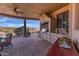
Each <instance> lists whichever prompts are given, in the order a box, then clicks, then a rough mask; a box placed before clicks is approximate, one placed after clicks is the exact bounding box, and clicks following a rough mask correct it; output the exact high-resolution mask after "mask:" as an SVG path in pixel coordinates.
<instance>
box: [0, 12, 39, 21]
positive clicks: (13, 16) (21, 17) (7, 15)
mask: <svg viewBox="0 0 79 59" xmlns="http://www.w3.org/2000/svg"><path fill="white" fill-rule="evenodd" d="M0 15H2V16H6V17H12V18H20V19H26V20H27V19H31V20H39V18H30V17H23V16H15V15H9V14H4V13H0Z"/></svg>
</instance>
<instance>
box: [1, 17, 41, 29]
mask: <svg viewBox="0 0 79 59" xmlns="http://www.w3.org/2000/svg"><path fill="white" fill-rule="evenodd" d="M26 23H27V25H26V26H27V27H32V28H33V27H34V28H39V27H40V21H37V20H32V19H30V20H28V19H27V21H26ZM21 26H23V20H22V19H19V18H9V17H4V16H0V27H21Z"/></svg>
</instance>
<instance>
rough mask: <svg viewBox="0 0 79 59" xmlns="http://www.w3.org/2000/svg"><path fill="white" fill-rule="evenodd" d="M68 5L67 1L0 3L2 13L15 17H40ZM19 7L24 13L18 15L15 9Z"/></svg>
mask: <svg viewBox="0 0 79 59" xmlns="http://www.w3.org/2000/svg"><path fill="white" fill-rule="evenodd" d="M65 5H68V4H67V3H14V4H13V3H9V4H8V3H6V4H5V3H3V4H0V14H2V15H9V16H14V17H26V18H35V19H39V16H40V15H41V14H43V13H51V12H54V11H55V10H57V9H59V8H61V7H63V6H65ZM15 7H16V8H17V9H19V10H20V11H22V12H23V13H24V14H19V15H17V14H16V13H15V12H14V11H13V9H14V8H15Z"/></svg>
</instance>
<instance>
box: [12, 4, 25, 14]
mask: <svg viewBox="0 0 79 59" xmlns="http://www.w3.org/2000/svg"><path fill="white" fill-rule="evenodd" d="M13 6H14V8H13V12H15V13H16V14H17V15H19V14H24V12H22V11H21V10H20V9H18V7H17V6H16V5H15V4H13Z"/></svg>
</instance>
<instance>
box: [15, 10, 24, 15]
mask: <svg viewBox="0 0 79 59" xmlns="http://www.w3.org/2000/svg"><path fill="white" fill-rule="evenodd" d="M16 12H18V13H21V14H24V13H23V12H21V11H16Z"/></svg>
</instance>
